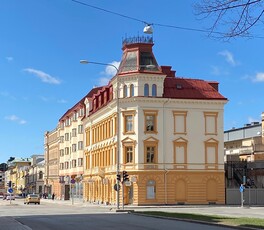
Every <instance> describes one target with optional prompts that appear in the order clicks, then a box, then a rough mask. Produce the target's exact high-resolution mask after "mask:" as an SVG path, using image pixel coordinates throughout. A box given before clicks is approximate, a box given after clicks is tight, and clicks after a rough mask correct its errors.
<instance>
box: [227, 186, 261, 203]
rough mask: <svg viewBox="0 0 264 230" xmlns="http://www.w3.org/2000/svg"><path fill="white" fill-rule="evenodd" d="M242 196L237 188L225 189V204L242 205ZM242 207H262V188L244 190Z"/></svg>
mask: <svg viewBox="0 0 264 230" xmlns="http://www.w3.org/2000/svg"><path fill="white" fill-rule="evenodd" d="M241 198H242V194H241V192H240V190H239V188H227V189H226V204H228V205H242V204H241V201H242V199H241ZM243 200H244V203H243V205H248V206H251V205H264V189H262V188H246V189H245V190H244V192H243Z"/></svg>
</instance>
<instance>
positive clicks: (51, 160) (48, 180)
mask: <svg viewBox="0 0 264 230" xmlns="http://www.w3.org/2000/svg"><path fill="white" fill-rule="evenodd" d="M59 160H60V159H59V131H58V127H56V128H55V129H54V130H52V131H50V132H46V133H45V175H44V184H45V185H44V186H45V188H44V193H47V194H49V195H52V194H53V193H54V194H55V195H56V197H61V187H60V180H59Z"/></svg>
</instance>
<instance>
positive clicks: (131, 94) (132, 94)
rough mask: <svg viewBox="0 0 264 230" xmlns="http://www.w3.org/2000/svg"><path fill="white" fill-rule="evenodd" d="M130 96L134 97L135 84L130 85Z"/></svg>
mask: <svg viewBox="0 0 264 230" xmlns="http://www.w3.org/2000/svg"><path fill="white" fill-rule="evenodd" d="M130 97H134V85H133V84H131V85H130Z"/></svg>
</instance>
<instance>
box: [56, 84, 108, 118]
mask: <svg viewBox="0 0 264 230" xmlns="http://www.w3.org/2000/svg"><path fill="white" fill-rule="evenodd" d="M102 88H103V87H96V88H93V89H91V90H90V92H89V93H87V94H86V95H85V96H84V97H83V98H82V99H81V100H80V101H78V102H77V103H76V104H75V105H74V106H73V107H71V108H70V109H68V110H67V112H66V113H64V114H63V115H62V117H61V118H60V119H59V121H62V120H64V119H66V118H67V117H68V116H70V115H71V113H73V112H74V111H75V110H77V109H79V108H80V107H84V100H85V98H87V97H88V98H92V97H93V95H94V94H96V93H97V92H98V91H99V90H101V89H102Z"/></svg>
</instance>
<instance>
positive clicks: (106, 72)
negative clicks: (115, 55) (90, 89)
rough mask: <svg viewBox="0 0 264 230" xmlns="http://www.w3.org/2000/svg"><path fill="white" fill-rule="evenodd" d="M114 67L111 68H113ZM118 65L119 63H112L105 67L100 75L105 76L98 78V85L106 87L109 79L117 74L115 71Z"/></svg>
mask: <svg viewBox="0 0 264 230" xmlns="http://www.w3.org/2000/svg"><path fill="white" fill-rule="evenodd" d="M111 65H113V66H115V67H116V68H115V67H113V66H111ZM119 65H120V62H117V61H113V62H111V63H109V66H106V67H105V70H104V71H103V72H102V73H101V74H102V75H105V76H104V77H101V78H99V85H107V84H108V83H109V81H110V79H111V78H112V77H113V76H114V75H115V74H116V73H117V69H118V67H119Z"/></svg>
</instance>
